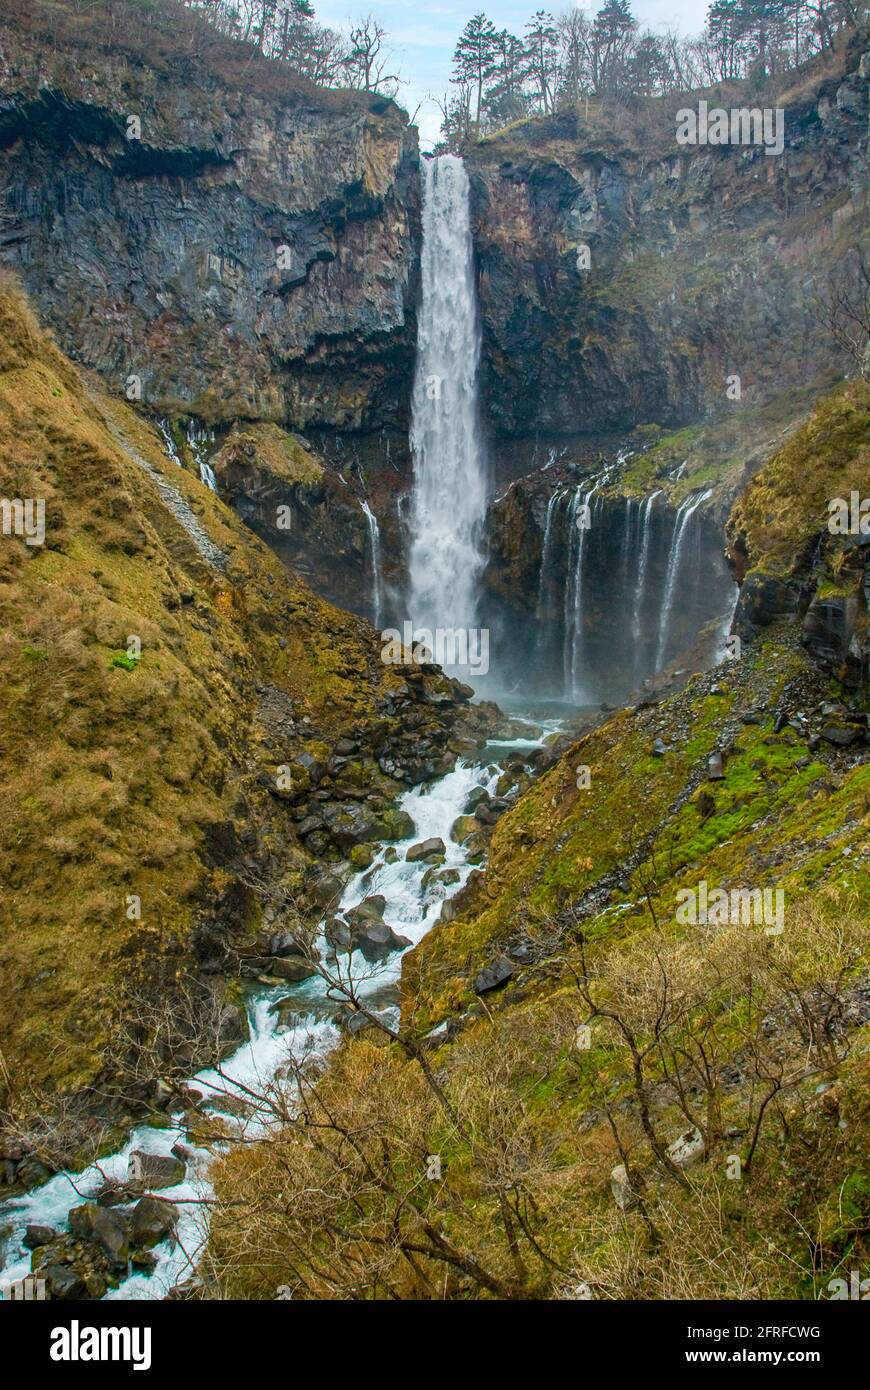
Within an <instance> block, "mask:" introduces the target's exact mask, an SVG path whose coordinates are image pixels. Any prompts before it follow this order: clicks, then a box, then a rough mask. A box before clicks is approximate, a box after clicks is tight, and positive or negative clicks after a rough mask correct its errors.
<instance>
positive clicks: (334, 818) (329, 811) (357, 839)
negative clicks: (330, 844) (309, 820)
mask: <svg viewBox="0 0 870 1390" xmlns="http://www.w3.org/2000/svg"><path fill="white" fill-rule="evenodd" d="M323 819H324V821H325V823H326V827H327V829H328V831H329V833H330V835H331V836H332V838H333V840H334V841H335V843H336V844H337V845H338V847H339V849H341V850H344V851H348V850H351V849H353V847H354V845H361V844H365V843H366V842H367V841H370V840H377V839H378V836H379V833H380V829H381V826H380V821H379V818H378V816H377V815H376V814H375V812H374V811H373V810H372V809H371V807H370V806H366V805H364V804H362V803H360V802H358V801H342V802H338V801H332V802H327V803H326V804H325V805H324V807H323Z"/></svg>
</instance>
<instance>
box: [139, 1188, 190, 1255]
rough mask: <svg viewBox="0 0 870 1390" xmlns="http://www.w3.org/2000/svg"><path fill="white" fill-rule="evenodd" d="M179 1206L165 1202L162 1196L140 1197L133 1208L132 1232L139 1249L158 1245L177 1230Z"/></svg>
mask: <svg viewBox="0 0 870 1390" xmlns="http://www.w3.org/2000/svg"><path fill="white" fill-rule="evenodd" d="M178 1216H179V1211H178V1207H177V1206H175V1205H174V1203H172V1202H165V1201H163V1200H162V1199H161V1198H160V1197H152V1196H150V1195H149V1196H146V1197H140V1199H139V1201H138V1202H137V1203H136V1205H135V1207H134V1208H133V1213H132V1217H131V1221H130V1233H131V1237H132V1241H133V1244H134V1245H135V1246H137V1247H138V1248H139V1249H150V1247H151V1246H152V1245H158V1244H159V1243H160V1241H161V1240H165V1239H166V1237H167V1236H168V1235H171V1233H172V1232H173V1231H174V1230H175V1227H176V1226H177V1224H178Z"/></svg>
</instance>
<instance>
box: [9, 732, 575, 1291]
mask: <svg viewBox="0 0 870 1390" xmlns="http://www.w3.org/2000/svg"><path fill="white" fill-rule="evenodd" d="M559 727H560V724H559V721H558V720H551V721H548V722H545V724H544V726H543V732H542V733H541V734H540V735H538V736H535V737H530V738H528V739H522V738H516V739H510V740H506V741H504V742H503V743H502V744H501V746H502V747H504V748H526V749H532V748H537V747H541V746H542V744H543V741H544V737H545V735H546V734H547V733H551V732H555V731H556V730H557V729H558V728H559ZM498 747H499V745H498V744H497V743H494V744H491V745H490V746H489V750H488V754H487V755H485V756H484V760H483V761H482V762H480V763H474V762H460V763H458V764H457V766H456V768H455V769H454V770H453V771H452V772H450V773H448V774H447V775H446V776H444V777H442V778H440V779H439V780H438V781H436V782H433V783H431V784H427V785H425V786H420V787H415V788H413V789H412V790H410V791H408V792H406V793H405V795H404V796H403V797H402V799H401V802H400V805H401V808H402V809H403V810H404V811H407V812H408V814H409V815H410V816H411V818H412V820H413V822H414V826H415V830H414V834H413V835H411V836H410V837H409V838H408V839H407V840H406V841H405V842H404V843H403V844H399V845H397V846H396V847H395V848H396V849H397V850H398V857H397V858H395V859H394V860H393V862H392V863H389V862H387V856H386V854H385V853H384V852H383V849H382V850H381V852H380V853H379V854H378V856H377V858H376V860H375V863H374V864H373V865H372V866H371V867H370V868H368V869H363V870H361V871H360V872H359V873H357V874H354V875H353V877H352V878H351V879H350V880H349V882H348V883H347V886H346V887H345V889H344V892H343V893H342V896H341V899H340V901H339V904H338V910H339V911H345V910H347V909H349V908H351V907H354V906H356V905H357V904H359V903H360V902H361V901H362V900H363V899H364V898H366V897H368V896H370V895H372V894H383V896H384V898H385V899H386V909H385V914H384V915H385V919H386V921H388V922H389V923H390V925H391V926H392V927H393V928H394V930H396V931H397V932H398V933H400V934H401V935H404V936H406V937H408V938H410V940H411V942H412V943H413V944H414V945H416V944H417V942H418V941H420V940H421V939H422V937H423V936H425V934H426V933H427V932H428V931H429V929H430V928H431V927H432V926H433V925H434V924H435V922H436V921H437V919H438V917H439V915H440V913H441V909H442V907H443V905H444V901H445V899H446V898H450V897H452V896H453V895H454V894H455V893H457V892H459V890H460V888H461V887H462V886H463V885H464V884H465V882H466V881H467V879H468V876H469V874H470V873H471V868H472V866H471V864H470V863H469V861H468V854H467V849H466V848H464V847H463V846H462V845H459V844H457V842H456V841H455V840H453V839H452V838H451V835H450V830H451V827H452V826H453V824H454V822H455V820H456V817H457V816H458V815H460V814H461V813H462V812H463V810H464V809H465V808H466V806H467V803H468V796H469V793H470V792H471V791H472V789H473V788H475V787H477V786H484V787H486V788H487V790H488V791H489V792H490V793H492V792H494V791H495V787H496V783H497V781H498V768H497V767H496V766H493V764H492V763H490V762H489V757H491V756H492V755H493V754H495V756H496V757H497V756H498V753H497V749H498ZM485 764H488V765H485ZM430 837H439V838H441V839H442V840H443V841H444V845H445V850H446V856H445V861H444V865H445V867H446V868H448V869H454V870H456V872H457V879H458V881H457V882H456V883H455V884H452V885H450V886H448V885H446V884H444V883H437V882H436V883H428V884H425V885H424V879H426V877H427V875H428V872H429V866H428V865H427V863H426V862H425V861H423V860H411V861H409V860H408V859H406V857H405V852H406V850H407V847H408V846H409V845H410V844H411V843H412V842H413V841H414V840H418V839H421V840H423V839H428V838H430ZM324 926H325V923H321V930H323V928H324ZM318 945H319V947H320V949H321V951H322V952H323V954H324V956H325V957H326V956H327V954H328V946H327V943H326V940H325V937H324V936H321V937H320V939H319V941H318ZM330 968H331V970H332V972H333V978H337V977H340V978H341V979H342V980H343V981H344V982H345V983H348V982H349V981H350V979H351V978H352V979H353V981H354V985H353V988H354V993H355V995H356V997H357V998H359V999H360V1000H361V1001H364V1002H365V1004H366V1006H367V1007H369V1008H371V1009H372V1010H377V1011H378V1012H383V1013H385V1014H386V1016H387V1017H388V1018H389V1020H390V1022H392V1023H395V1021H396V1017H397V1011H396V1006H395V1003H393V1004H392V1005H390V1004H388V1005H387V1007H386V1009H384V1008H383V1001H384V997H385V995H386V994H388V992H389V990H390V988H391V987H392V989H393V990H395V986H396V984H397V981H398V978H399V975H400V973H401V968H402V955H401V954H400V953H394V954H393V955H391V956H389V957H388V958H387V959H386V960H384V961H383V962H381V963H380V965H379V966H377V967H373V966H372V965H370V964H368V963H367V962H366V961H365V960H363V959H362V957H361V956H359V955H358V954H357V953H354V954H353V955H351V956H344V957H342V958H341V964H340V965H337V966H331V967H330ZM288 993H292V994H293V996H294V997H295V998H296V999H297V1000H298V1001H299V1005H300V1007H299V1011H298V1013H297V1014H295V1015H294V1016H293V1019H294V1021H293V1022H292V1023H291V1024H286V1023H284V1022H282V1021H281V1015H280V1014H279V1013H277V1012H276V1010H275V1007H274V1006H275V1004H276V1003H277V1001H278V1000H279V999H281V998H284V997H286V996H287V995H288ZM337 1007H338V1003H337V1000H336V996H335V991H334V990H332V991H331V990H330V988H329V984H328V982H327V981H326V980H325V979H323V978H322V977H321V976H319V975H318V976H314V977H312V978H311V979H309V980H306V981H304V982H303V983H302V984H297V985H292V986H288V985H287V984H285V983H282V984H279V985H275V986H258V987H257V988H256V989H254V990H253V991H252V993H251V995H250V997H249V1001H248V1015H249V1024H250V1039H249V1041H248V1042H246V1043H244V1044H243V1045H242V1046H241V1047H240V1048H239V1049H238V1051H237V1052H235V1053H234V1054H233V1055H232V1056H231V1057H229V1058H227V1060H226V1061H225V1062H223V1063H222V1065H221V1067H220V1070H210V1069H206V1070H204V1071H201V1072H199V1073H198V1074H197V1075H196V1076H194V1077H192V1078H191V1084H192V1085H193V1087H195V1089H196V1090H198V1091H199V1092H201V1093H202V1094H203V1096H204V1098H205V1100H206V1101H208V1100H211V1101H212V1102H213V1104H214V1106H215V1109H216V1110H217V1112H218V1114H220V1111H221V1104H220V1103H221V1100H227V1099H229V1100H230V1101H233V1100H235V1101H236V1103H237V1104H239V1103H244V1102H245V1101H246V1100H248V1101H249V1100H250V1098H251V1094H252V1093H253V1094H254V1095H264V1094H266V1093H268V1092H269V1091H270V1088H274V1086H275V1084H276V1078H277V1077H280V1074H281V1068H282V1067H284V1066H286V1064H287V1062H288V1059H289V1058H290V1057H291V1056H292V1057H294V1058H296V1059H297V1060H298V1059H301V1058H302V1057H303V1056H307V1057H311V1056H315V1057H317V1056H319V1057H323V1056H325V1055H326V1054H327V1053H328V1052H329V1051H331V1049H332V1048H334V1047H335V1046H336V1045H337V1043H338V1042H339V1040H340V1038H341V1033H340V1031H339V1028H338V1026H337V1023H336V1012H337ZM242 1123H243V1126H244V1132H245V1135H246V1138H248V1139H250V1138H252V1137H255V1136H256V1134H257V1133H258V1132H260V1131H261V1129H262V1116H261V1115H258V1114H257V1113H256V1111H255V1112H254V1113H252V1114H251V1115H250V1116H249V1117H248V1118H247V1119H245V1120H244V1121H243V1122H242ZM179 1143H181V1144H184V1145H185V1148H186V1149H187V1150H188V1157H187V1160H186V1162H187V1172H186V1175H185V1178H184V1180H183V1182H181V1183H179V1184H178V1185H177V1186H175V1187H171V1188H166V1189H163V1190H161V1193H160V1196H161V1197H162V1198H165V1199H166V1200H167V1201H170V1202H176V1203H179V1204H180V1220H179V1225H178V1232H177V1236H178V1239H177V1242H162V1243H161V1244H160V1245H158V1246H156V1247H155V1249H154V1255H155V1258H156V1260H157V1265H156V1268H155V1269H154V1271H153V1273H152V1274H150V1275H149V1274H143V1273H137V1272H135V1271H134V1272H132V1273H131V1274H130V1276H129V1277H128V1278H125V1279H124V1280H123V1282H122V1283H121V1284H120V1286H119V1287H118V1288H117V1289H111V1290H110V1291H109V1293H108V1294H107V1297H108V1298H110V1299H148V1298H161V1297H163V1296H164V1295H165V1294H166V1293H167V1291H168V1289H169V1288H171V1286H172V1285H173V1284H175V1283H176V1282H177V1281H178V1280H179V1279H183V1278H185V1277H187V1276H188V1275H190V1274H191V1273H193V1271H194V1269H195V1267H196V1263H197V1260H198V1259H199V1257H200V1256H201V1254H202V1250H203V1246H204V1243H205V1241H206V1239H207V1236H208V1225H209V1220H208V1217H209V1211H208V1204H209V1202H210V1200H211V1197H212V1189H211V1185H210V1182H209V1177H208V1167H209V1163H210V1161H211V1158H212V1155H211V1153H210V1152H209V1151H208V1150H207V1149H205V1148H201V1147H196V1146H195V1145H194V1142H193V1140H192V1138H191V1136H190V1134H188V1132H187V1130H186V1128H185V1125H184V1118H183V1115H182V1113H181V1112H178V1111H176V1112H174V1113H173V1114H172V1115H167V1116H166V1120H165V1124H164V1125H161V1126H159V1127H158V1126H151V1125H148V1124H143V1125H139V1126H138V1127H137V1128H136V1129H135V1130H134V1131H133V1133H132V1134H131V1135H130V1137H129V1139H128V1140H127V1142H126V1144H124V1146H123V1147H122V1148H121V1149H119V1150H118V1151H117V1152H116V1153H114V1154H111V1155H109V1156H106V1157H102V1158H100V1159H99V1161H98V1162H97V1163H94V1164H92V1165H91V1166H90V1167H89V1168H87V1169H86V1170H85V1171H84V1172H81V1173H77V1174H73V1173H58V1174H56V1175H55V1176H54V1177H53V1178H51V1179H50V1180H49V1181H48V1182H46V1183H44V1184H43V1185H42V1186H41V1187H37V1188H34V1189H33V1191H31V1192H25V1193H22V1194H21V1195H19V1196H15V1197H12V1198H10V1199H9V1200H8V1201H6V1202H4V1203H3V1204H2V1205H0V1231H3V1232H4V1233H8V1241H7V1243H6V1248H5V1251H4V1250H3V1248H2V1247H0V1268H2V1278H3V1281H4V1282H9V1283H11V1282H13V1281H16V1280H20V1279H24V1278H26V1277H27V1275H28V1274H29V1273H30V1255H29V1252H27V1251H25V1249H24V1248H23V1246H22V1244H21V1241H22V1237H23V1235H24V1231H25V1228H26V1226H27V1225H29V1224H31V1223H33V1224H35V1225H49V1226H53V1227H55V1228H59V1229H63V1227H64V1225H65V1222H66V1218H67V1213H68V1212H69V1210H70V1208H71V1207H73V1206H77V1205H79V1204H80V1203H81V1202H83V1201H89V1200H90V1201H92V1200H93V1199H94V1196H95V1195H96V1193H97V1192H99V1190H100V1189H101V1188H102V1187H103V1185H104V1183H105V1182H107V1181H118V1182H120V1183H123V1182H124V1180H125V1179H126V1177H127V1165H128V1160H129V1156H130V1153H131V1151H132V1150H134V1149H142V1150H144V1151H145V1152H146V1153H151V1154H162V1155H167V1154H169V1153H170V1151H171V1150H172V1147H173V1145H177V1144H179ZM4 1254H5V1256H6V1264H5V1268H4V1267H2V1266H3V1256H4ZM3 1297H4V1295H3V1294H2V1285H0V1301H2V1299H3Z"/></svg>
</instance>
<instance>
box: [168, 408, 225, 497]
mask: <svg viewBox="0 0 870 1390" xmlns="http://www.w3.org/2000/svg"><path fill="white" fill-rule="evenodd" d="M157 429H158V432H159V434H160V437H161V439H162V440H163V444H164V446H165V448H166V452H167V454H168V456H169V457H170V458H171V459H172V462H173V463H177V464H178V466H179V468H183V467H184V464H183V463H182V461H181V457H180V455H179V453H178V449H177V447H176V443H175V440H174V439H173V437H172V430H171V429H170V427H169V422H168V421H167V420H158V421H157ZM185 434H186V438H187V443H188V445H189V447H190V452H191V453H192V454H193V458H194V462H195V463H196V466H197V468H198V470H199V480H200V482H201V483H205V485H206V487H207V488H210V489H211V491H212V492H217V490H218V486H217V478H216V477H215V474H214V469H213V468H212V466H211V464H210V463H209V461H208V453H207V446H208V445H209V444H214V431H213V430H206V429H200V428H198V427H197V426H196V425H195V424H194V422H193V421H192V420H189V421H188V424H187V430H186V432H185Z"/></svg>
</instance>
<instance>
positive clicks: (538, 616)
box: [535, 465, 565, 637]
mask: <svg viewBox="0 0 870 1390" xmlns="http://www.w3.org/2000/svg"><path fill="white" fill-rule="evenodd" d="M547 466H548V467H549V465H547ZM564 495H565V494H564V492H563V491H562V490H561V489H560V490H559V491H557V492H554V493H553V495H552V497H551V498H550V500H549V502H548V503H547V515H546V518H545V520H544V540H543V543H542V545H541V568H540V570H539V572H538V604H537V607H536V609H535V621H536V622H537V623H538V624H539V628H538V635H539V637H540V624H541V623H543V621H544V598H545V589H546V583H547V576H548V574H549V572H550V565H551V562H552V555H553V519H554V517H555V515H556V512H557V510H558V507H559V503H560V502H561V500H562V498H563V497H564Z"/></svg>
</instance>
